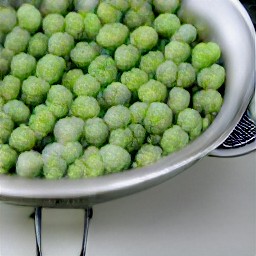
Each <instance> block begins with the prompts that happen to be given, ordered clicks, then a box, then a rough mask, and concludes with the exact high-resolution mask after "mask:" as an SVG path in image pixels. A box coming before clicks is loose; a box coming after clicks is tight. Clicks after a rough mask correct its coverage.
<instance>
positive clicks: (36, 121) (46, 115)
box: [29, 105, 56, 140]
mask: <svg viewBox="0 0 256 256" xmlns="http://www.w3.org/2000/svg"><path fill="white" fill-rule="evenodd" d="M55 122H56V118H55V116H54V115H53V113H52V112H51V111H50V109H49V108H48V107H47V106H45V105H39V106H38V107H36V108H35V109H34V113H33V114H32V115H31V116H30V119H29V127H30V128H31V129H32V130H33V131H34V132H35V135H36V138H37V139H38V140H41V139H43V138H44V137H46V136H47V135H48V134H49V133H50V132H52V131H53V128H54V125H55Z"/></svg>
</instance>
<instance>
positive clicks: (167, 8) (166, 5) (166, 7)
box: [153, 0, 180, 13]
mask: <svg viewBox="0 0 256 256" xmlns="http://www.w3.org/2000/svg"><path fill="white" fill-rule="evenodd" d="M153 5H154V7H155V9H156V11H157V12H159V13H174V12H176V10H177V9H178V7H179V6H180V0H153Z"/></svg>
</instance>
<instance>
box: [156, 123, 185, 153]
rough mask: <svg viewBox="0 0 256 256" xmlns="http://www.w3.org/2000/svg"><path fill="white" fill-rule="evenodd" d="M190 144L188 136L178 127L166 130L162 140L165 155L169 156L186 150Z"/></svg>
mask: <svg viewBox="0 0 256 256" xmlns="http://www.w3.org/2000/svg"><path fill="white" fill-rule="evenodd" d="M188 143H189V136H188V134H187V133H186V132H185V131H184V130H183V129H182V128H181V127H180V126H178V125H174V126H173V127H171V128H169V129H168V130H166V131H165V132H164V134H163V137H162V139H161V147H162V149H163V151H164V152H163V154H164V155H168V154H171V153H173V152H175V151H178V150H180V149H182V148H184V147H185V146H186V145H187V144H188Z"/></svg>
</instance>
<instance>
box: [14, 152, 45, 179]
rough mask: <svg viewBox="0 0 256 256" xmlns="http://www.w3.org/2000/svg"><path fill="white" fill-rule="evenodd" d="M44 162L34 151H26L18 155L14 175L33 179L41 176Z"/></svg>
mask: <svg viewBox="0 0 256 256" xmlns="http://www.w3.org/2000/svg"><path fill="white" fill-rule="evenodd" d="M43 166H44V162H43V158H42V155H41V154H40V153H38V152H36V151H33V150H31V151H26V152H23V153H21V154H20V155H19V157H18V160H17V163H16V173H17V174H18V175H19V176H21V177H26V178H35V177H37V176H39V175H40V174H41V171H42V169H43Z"/></svg>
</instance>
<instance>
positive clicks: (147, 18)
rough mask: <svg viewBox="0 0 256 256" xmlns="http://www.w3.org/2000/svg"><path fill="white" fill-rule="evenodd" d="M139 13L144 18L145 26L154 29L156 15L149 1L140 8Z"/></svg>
mask: <svg viewBox="0 0 256 256" xmlns="http://www.w3.org/2000/svg"><path fill="white" fill-rule="evenodd" d="M137 13H138V14H139V15H140V16H141V17H142V18H143V25H146V26H151V27H153V22H154V19H155V14H154V12H153V10H152V5H151V3H150V2H149V1H144V3H143V4H142V6H141V7H140V8H138V10H137Z"/></svg>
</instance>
